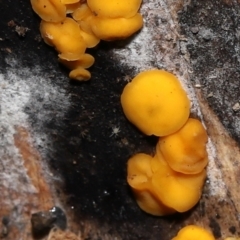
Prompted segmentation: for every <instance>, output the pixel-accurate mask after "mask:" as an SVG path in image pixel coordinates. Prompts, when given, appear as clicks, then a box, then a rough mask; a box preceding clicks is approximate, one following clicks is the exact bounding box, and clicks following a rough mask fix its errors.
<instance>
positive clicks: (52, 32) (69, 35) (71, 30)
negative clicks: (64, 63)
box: [40, 18, 86, 60]
mask: <svg viewBox="0 0 240 240" xmlns="http://www.w3.org/2000/svg"><path fill="white" fill-rule="evenodd" d="M40 31H41V35H42V37H43V39H44V41H45V42H46V43H47V44H49V45H51V46H54V47H55V48H56V50H57V51H58V52H59V53H61V54H67V55H68V56H69V57H68V58H69V60H77V59H76V58H77V57H80V56H81V55H82V54H83V53H84V52H85V50H86V43H85V42H84V39H83V37H82V35H81V33H80V31H79V26H78V24H77V23H76V22H75V21H74V20H73V19H72V18H65V20H64V21H62V22H60V23H51V22H45V21H42V22H41V24H40ZM71 55H72V58H71V59H70V57H71Z"/></svg>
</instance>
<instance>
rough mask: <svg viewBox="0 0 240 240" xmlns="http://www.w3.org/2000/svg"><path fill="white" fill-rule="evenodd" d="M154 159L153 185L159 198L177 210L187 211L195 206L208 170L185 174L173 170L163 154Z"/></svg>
mask: <svg viewBox="0 0 240 240" xmlns="http://www.w3.org/2000/svg"><path fill="white" fill-rule="evenodd" d="M154 161H155V172H154V174H153V176H152V185H153V188H154V190H155V193H156V195H157V197H158V199H160V200H161V201H162V203H163V204H164V205H166V206H168V207H169V208H173V209H175V210H176V211H177V212H186V211H188V210H189V209H191V208H192V207H193V206H195V205H196V204H197V202H198V201H199V199H200V197H201V191H202V187H203V184H204V181H205V178H206V171H205V170H203V171H202V172H201V173H198V174H183V173H179V172H175V171H174V170H172V169H171V168H170V167H169V165H168V164H167V162H165V160H164V159H163V157H162V156H159V155H156V156H155V157H154ZM157 161H158V162H157ZM157 164H158V165H159V167H158V168H156V165H157Z"/></svg>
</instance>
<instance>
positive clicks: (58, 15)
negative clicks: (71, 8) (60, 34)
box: [31, 0, 66, 22]
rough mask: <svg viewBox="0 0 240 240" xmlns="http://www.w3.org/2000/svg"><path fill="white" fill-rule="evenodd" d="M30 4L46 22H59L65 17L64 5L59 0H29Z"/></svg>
mask: <svg viewBox="0 0 240 240" xmlns="http://www.w3.org/2000/svg"><path fill="white" fill-rule="evenodd" d="M31 5H32V8H33V10H34V12H36V13H37V14H38V15H39V17H40V18H41V19H43V20H44V21H46V22H61V21H63V20H64V19H65V18H66V6H65V5H64V4H63V3H62V2H61V0H31Z"/></svg>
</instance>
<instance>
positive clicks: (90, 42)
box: [79, 28, 100, 48]
mask: <svg viewBox="0 0 240 240" xmlns="http://www.w3.org/2000/svg"><path fill="white" fill-rule="evenodd" d="M79 30H80V33H81V35H82V38H83V40H84V42H85V43H86V45H87V48H93V47H95V46H97V45H98V43H99V42H100V39H99V38H98V37H96V36H95V35H94V34H92V33H88V32H86V31H84V30H82V29H81V28H80V29H79Z"/></svg>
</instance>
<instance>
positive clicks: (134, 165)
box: [127, 153, 175, 216]
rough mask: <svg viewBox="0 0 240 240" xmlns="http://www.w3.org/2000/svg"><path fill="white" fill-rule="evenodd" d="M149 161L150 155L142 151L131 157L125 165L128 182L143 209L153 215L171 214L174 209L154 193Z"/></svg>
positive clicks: (150, 160) (150, 159)
mask: <svg viewBox="0 0 240 240" xmlns="http://www.w3.org/2000/svg"><path fill="white" fill-rule="evenodd" d="M151 162H152V157H151V156H149V155H147V154H144V153H139V154H136V155H134V156H133V157H131V158H130V159H129V160H128V167H127V172H128V176H127V181H128V184H129V185H130V186H131V188H132V191H133V193H134V196H135V198H136V201H137V204H138V205H139V207H140V208H141V209H142V210H143V211H145V212H147V213H149V214H152V215H155V216H163V215H169V214H172V213H174V212H175V210H174V209H172V208H169V207H167V206H165V205H164V204H163V203H162V202H161V200H160V199H159V198H158V197H157V194H156V193H155V189H154V187H153V185H152V176H153V171H152V167H151Z"/></svg>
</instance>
